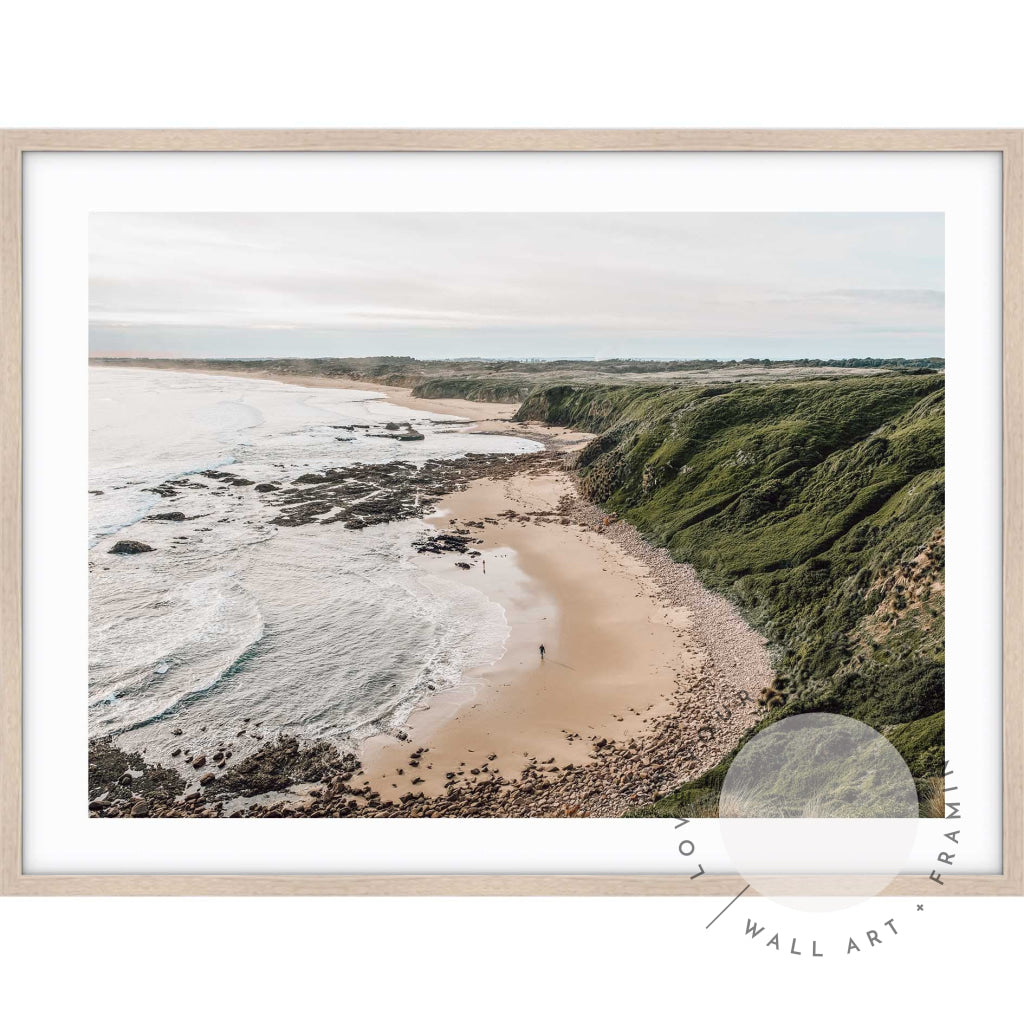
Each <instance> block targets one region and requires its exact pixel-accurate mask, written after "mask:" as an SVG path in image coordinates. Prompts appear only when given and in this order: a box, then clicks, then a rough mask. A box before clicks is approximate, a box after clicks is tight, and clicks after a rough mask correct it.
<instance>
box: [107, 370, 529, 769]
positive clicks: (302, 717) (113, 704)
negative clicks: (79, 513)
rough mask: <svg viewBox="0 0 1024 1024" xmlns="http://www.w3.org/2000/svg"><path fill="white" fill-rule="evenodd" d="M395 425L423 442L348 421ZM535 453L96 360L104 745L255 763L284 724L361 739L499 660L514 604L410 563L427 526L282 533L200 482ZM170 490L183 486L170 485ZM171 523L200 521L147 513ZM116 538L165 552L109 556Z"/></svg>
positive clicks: (356, 394) (262, 387)
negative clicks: (237, 755) (252, 756)
mask: <svg viewBox="0 0 1024 1024" xmlns="http://www.w3.org/2000/svg"><path fill="white" fill-rule="evenodd" d="M389 420H397V421H411V422H412V424H413V426H414V428H415V429H416V430H418V431H419V432H420V433H422V434H424V435H425V437H424V440H422V441H417V442H403V441H398V440H394V439H388V438H382V437H370V436H366V435H367V432H366V431H362V430H359V429H357V430H351V431H346V432H343V434H342V433H340V432H339V429H338V428H339V426H342V425H347V426H352V425H369V426H371V427H381V426H383V424H384V423H386V422H387V421H389ZM342 436H343V437H344V440H342ZM539 448H540V445H538V444H537V443H536V442H533V441H529V440H526V439H522V438H515V437H509V436H502V435H493V434H474V433H470V432H469V431H468V430H467V429H466V427H465V425H464V421H462V420H458V419H457V418H455V417H448V416H442V415H437V414H433V413H426V412H418V411H411V410H408V409H404V408H400V407H398V406H395V405H393V404H391V403H389V402H388V401H386V400H385V399H384V398H383V396H381V395H380V394H379V393H375V392H373V391H352V390H343V389H338V388H308V387H301V386H298V385H293V384H284V383H277V382H273V381H264V380H258V379H251V378H250V379H247V378H234V377H218V376H212V375H205V374H191V373H175V372H170V371H155V370H153V371H151V370H142V369H116V368H108V367H92V368H91V369H90V423H89V481H90V483H89V487H90V491H91V493H90V499H89V574H90V575H89V620H90V621H89V731H90V736H92V737H102V736H116V737H117V738H118V742H119V743H120V744H121V745H123V746H126V747H130V748H132V749H145V751H146V754H147V757H149V758H151V759H153V760H157V761H159V760H161V759H163V758H166V757H167V755H169V753H170V751H171V749H172V748H174V747H176V746H180V745H182V744H183V742H184V745H188V741H189V740H190V739H191V740H192V745H193V746H202V747H208V746H209V747H212V746H213V745H214V744H215V743H217V742H223V741H228V740H230V741H231V742H232V743H233V744H234V749H235V750H236V751H238V752H242V751H244V750H245V749H247V748H250V749H251V748H252V747H253V746H256V745H258V744H259V742H261V741H265V740H266V739H272V738H274V737H275V736H276V735H277V734H278V733H280V732H286V733H290V734H293V735H298V736H302V737H307V738H313V737H317V738H320V737H322V738H327V739H330V740H332V741H334V742H337V743H338V744H339V745H340V746H342V747H348V748H354V747H355V746H357V745H358V743H359V741H360V740H362V739H364V738H366V737H367V736H370V735H373V734H374V733H377V732H380V731H383V730H392V731H393V730H394V729H396V728H398V727H399V726H400V725H401V724H402V723H403V722H404V721H405V719H406V718H407V717H408V715H409V713H410V711H411V710H412V709H413V708H414V707H415V706H416V705H417V703H419V702H420V701H422V699H423V698H424V696H425V695H426V694H427V693H428V692H429V691H430V690H436V689H444V688H447V687H451V686H454V685H457V684H458V683H459V682H460V681H461V679H462V678H463V675H464V673H466V672H467V671H469V670H470V669H473V668H476V667H482V666H485V665H489V664H492V663H493V662H495V661H496V660H497V659H498V658H500V657H501V654H502V653H503V650H504V646H505V643H506V641H507V638H508V632H509V631H508V626H507V623H506V621H505V615H504V612H503V610H502V608H501V606H500V605H498V604H496V603H494V602H493V601H490V600H489V599H488V598H487V597H485V596H484V595H483V594H481V593H480V592H479V591H478V590H476V589H475V588H473V587H470V586H467V585H464V584H460V583H459V582H458V581H456V580H451V579H448V578H441V577H440V576H437V575H434V574H433V573H431V572H429V571H427V570H425V569H423V568H422V567H420V566H418V565H417V564H416V562H415V561H414V556H415V552H414V551H413V549H412V547H411V543H412V541H413V540H414V539H416V538H417V537H420V536H422V535H423V534H424V533H426V532H428V530H429V528H428V527H427V526H426V524H424V523H423V522H422V521H420V520H416V519H407V520H404V521H400V522H393V523H384V524H381V525H377V526H372V527H368V528H366V529H364V530H358V531H357V530H348V529H346V528H345V527H344V525H343V524H342V523H334V524H327V525H321V524H310V525H304V526H297V527H283V526H275V525H274V524H273V523H272V522H271V520H272V519H273V518H274V516H275V513H276V510H275V509H274V508H273V507H272V506H270V505H268V504H267V503H266V502H265V501H263V500H261V496H260V495H259V494H257V493H255V491H254V487H252V486H238V487H236V486H231V485H230V484H226V483H222V482H218V481H217V480H214V479H210V478H208V477H204V476H202V475H200V474H202V473H203V472H204V471H209V470H221V471H228V472H231V473H233V474H236V475H237V476H241V477H244V478H245V479H247V480H250V481H252V482H253V483H254V484H260V483H269V482H276V483H288V482H290V481H292V480H294V479H295V478H296V477H297V476H299V475H301V474H303V473H308V472H313V471H322V470H324V469H329V468H337V467H343V466H346V465H351V464H353V463H357V462H361V463H384V462H391V461H393V460H396V459H403V460H405V461H409V462H414V463H416V464H422V463H423V462H425V461H427V460H428V459H437V458H443V459H455V458H458V457H460V456H462V455H465V454H469V453H519V452H527V451H534V450H537V449H539ZM169 480H178V481H183V483H182V484H179V485H178V487H177V488H176V493H175V494H173V495H167V494H166V493H165V494H164V495H161V494H160V493H157V491H158V490H159V489H160V487H161V485H162V484H165V483H166V482H167V481H169ZM154 488H156V489H157V491H155V490H154ZM167 512H175V513H178V512H180V513H182V514H183V515H184V516H185V517H187V518H185V519H184V520H180V521H166V520H165V521H160V520H153V519H150V518H148V517H150V516H153V515H157V514H165V513H167ZM120 540H135V541H141V542H143V543H146V544H149V545H151V546H152V547H153V548H154V550H153V551H152V552H147V553H145V554H140V555H116V554H111V553H110V552H109V549H110V547H111V546H112V545H113V544H114V543H115V542H117V541H120ZM246 720H248V725H247V735H246V736H244V737H239V736H238V735H237V734H238V733H239V732H240V731H242V728H243V723H244V722H246ZM177 729H180V730H181V739H178V738H176V737H175V735H174V731H175V730H177ZM200 738H201V742H200Z"/></svg>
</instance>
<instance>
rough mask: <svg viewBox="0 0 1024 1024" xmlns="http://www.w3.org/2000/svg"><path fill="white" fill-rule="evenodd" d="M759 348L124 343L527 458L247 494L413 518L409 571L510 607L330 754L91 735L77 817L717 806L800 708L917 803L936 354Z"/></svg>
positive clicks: (290, 484) (930, 747) (935, 749)
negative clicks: (146, 747)
mask: <svg viewBox="0 0 1024 1024" xmlns="http://www.w3.org/2000/svg"><path fill="white" fill-rule="evenodd" d="M109 362H110V364H111V365H136V364H135V363H134V361H131V360H111V361H109ZM318 362H322V363H324V364H325V365H324V366H313V365H308V366H307V365H306V364H316V363H318ZM371 362H372V365H369V364H370V363H371ZM767 362H768V361H765V364H766V365H760V364H758V365H754V366H747V365H728V366H721V365H719V366H714V365H712V366H705V365H703V364H700V365H689V364H687V365H685V366H679V365H676V364H672V365H671V366H666V367H665V368H657V369H656V370H655V371H654V372H640V371H639V370H637V368H636V367H634V366H631V365H630V366H626V367H624V368H618V369H616V368H609V367H605V366H596V364H595V368H594V369H593V370H591V369H589V368H588V367H586V366H583V367H582V368H581V367H580V365H579V364H573V365H572V366H568V367H565V368H558V367H556V368H554V369H553V370H551V371H550V372H548V373H546V374H545V375H544V376H540V375H535V371H534V370H533V369H532V368H530V367H526V368H524V367H522V366H520V367H516V368H512V369H509V368H507V367H505V366H497V367H495V368H493V370H489V369H486V368H485V370H478V369H476V368H475V366H474V367H470V368H468V369H467V368H466V367H462V368H460V369H459V372H458V373H456V374H453V375H451V376H448V377H445V376H444V375H443V374H442V373H441V372H440V371H437V372H435V368H433V366H432V364H422V366H425V367H427V369H426V370H424V369H422V366H421V367H417V366H414V365H412V364H415V363H416V361H415V360H390V361H389V360H377V361H368V360H323V361H317V360H312V361H310V360H291V361H287V360H285V361H267V362H261V363H259V364H258V365H255V364H253V363H245V361H232V360H220V361H211V362H207V363H205V364H204V363H201V361H190V360H185V361H173V360H166V361H164V360H143V361H139V364H141V365H145V366H147V367H149V368H157V369H162V368H166V369H173V370H179V371H181V370H187V371H191V372H205V373H214V374H218V375H233V376H243V377H257V378H259V379H265V380H266V379H269V380H280V381H282V382H286V383H289V384H293V385H294V384H299V385H305V386H315V387H342V388H352V389H359V390H373V391H377V392H380V393H383V394H385V395H386V397H387V398H388V400H389V401H390V402H392V403H393V404H395V405H399V406H403V407H404V408H407V409H410V410H419V411H429V412H436V413H444V414H448V415H453V416H458V417H460V418H462V419H463V420H465V421H469V422H467V423H464V424H462V425H460V426H459V427H458V429H470V430H475V431H482V432H487V433H510V434H515V435H517V436H520V437H528V438H530V439H532V440H535V441H539V442H540V443H541V444H542V445H543V450H542V451H537V452H533V453H526V454H516V455H469V456H466V457H463V458H460V459H456V460H438V461H437V462H436V464H428V465H426V466H419V467H417V466H415V465H413V464H412V463H408V462H394V463H384V464H380V465H375V466H367V467H360V468H359V471H358V472H357V473H353V472H351V470H346V471H345V472H340V471H338V472H334V471H327V472H324V473H319V474H309V475H307V476H305V477H300V478H298V479H295V480H287V481H284V480H283V481H282V482H281V484H280V486H275V487H274V488H273V490H272V491H270V492H268V493H266V494H264V495H262V497H263V499H264V500H265V501H266V502H267V504H269V505H271V506H275V507H276V509H277V511H276V519H275V520H274V522H275V523H276V524H277V525H278V526H281V527H288V526H296V525H308V524H312V523H328V522H333V523H342V524H344V526H345V527H346V528H350V529H363V528H366V527H369V526H373V525H375V524H377V523H382V522H388V521H391V520H394V519H422V520H423V521H424V533H423V535H422V537H421V538H420V539H419V540H418V541H417V542H416V543H415V545H414V546H415V548H416V551H417V552H418V554H417V556H416V561H417V565H418V567H419V568H420V569H421V570H422V571H423V572H427V573H433V574H437V575H439V576H448V577H452V578H455V579H458V580H459V582H460V583H463V584H464V585H469V586H472V587H474V588H476V589H477V590H479V591H480V592H481V593H482V594H484V595H485V596H486V597H487V598H488V599H489V600H491V601H493V602H495V603H496V604H498V605H500V606H501V608H502V609H504V614H505V618H506V621H507V625H508V629H509V638H508V642H507V645H506V648H505V652H504V655H503V656H502V657H501V658H500V659H499V660H498V661H497V662H495V663H494V664H492V665H488V666H482V667H478V668H475V669H473V670H471V671H469V672H467V673H466V674H465V675H464V677H463V679H462V681H461V684H460V685H458V686H455V687H451V688H449V689H440V690H435V691H432V692H428V693H427V694H426V695H424V698H423V699H422V701H421V702H420V703H419V705H418V706H417V707H415V708H413V709H412V710H411V711H410V713H409V715H408V718H407V720H406V721H404V722H403V723H402V724H401V726H400V727H395V728H389V729H386V730H381V731H380V732H379V733H378V734H377V735H375V736H373V737H371V738H370V739H368V740H365V741H363V742H361V743H359V744H357V745H355V746H352V747H345V745H344V744H340V745H334V744H332V743H328V742H325V741H323V740H318V741H315V742H311V741H304V740H303V739H302V738H301V737H298V736H277V737H267V739H266V742H265V743H264V745H263V746H262V747H260V748H258V749H255V750H253V749H252V748H251V745H247V746H246V748H245V749H242V748H241V746H240V747H239V748H238V749H236V750H232V749H231V746H232V744H230V743H227V744H222V745H221V747H219V748H218V749H216V750H207V749H205V748H204V747H203V744H202V738H201V737H193V738H190V739H191V741H192V742H191V745H190V746H185V744H184V743H183V750H182V751H181V752H180V753H182V756H183V760H182V761H179V762H178V763H177V764H176V765H174V766H167V765H153V764H148V763H147V762H146V760H145V757H144V751H141V752H132V753H128V752H125V751H122V750H121V749H120V748H118V746H117V745H116V742H114V743H111V742H109V741H105V740H94V741H93V742H92V744H91V748H90V798H91V801H92V802H91V804H90V813H92V814H94V815H96V816H101V817H118V816H125V815H130V814H134V815H136V816H181V815H187V816H204V817H219V816H229V817H239V816H270V817H282V816H283V817H291V816H296V817H335V816H344V817H350V816H355V817H455V816H462V817H506V816H507V817H531V816H543V817H586V816H620V815H623V814H626V815H631V814H655V815H679V814H681V815H699V814H714V813H716V811H715V807H716V801H717V787H719V786H720V784H721V777H722V773H723V771H724V769H725V768H726V767H727V765H728V761H729V758H730V756H731V755H732V753H733V752H734V751H735V750H736V749H737V747H738V745H739V744H740V743H741V742H742V741H743V739H744V737H746V736H748V735H749V734H750V732H751V730H752V729H756V728H759V727H760V725H761V724H763V723H766V722H770V721H773V720H776V719H777V718H779V717H781V716H784V715H786V714H791V713H793V712H799V711H816V710H827V711H832V712H835V713H840V714H846V715H849V716H851V717H854V718H857V719H859V720H861V721H864V722H866V723H868V724H870V725H872V726H874V727H875V728H877V729H879V730H880V731H882V732H883V733H884V734H885V735H886V736H887V737H888V738H889V739H890V740H891V741H892V742H893V744H894V745H895V746H896V748H897V750H899V752H900V753H901V754H902V756H903V757H904V759H905V760H906V762H907V764H908V765H909V766H910V768H911V771H912V774H913V775H914V777H915V779H916V780H917V782H918V786H919V792H920V793H921V795H922V800H924V799H925V797H926V795H927V793H928V792H929V791H930V789H929V787H932V784H933V782H934V779H935V778H936V777H937V776H938V775H940V774H941V764H942V759H943V756H944V750H943V743H944V712H943V706H944V697H943V689H944V659H943V654H944V605H943V599H944V525H943V494H944V490H943V489H944V455H943V450H944V449H943V439H944V420H943V397H944V378H943V374H942V372H941V361H940V362H938V363H937V362H936V361H934V360H926V361H917V362H914V361H905V360H899V361H888V362H887V361H884V360H882V361H879V360H854V361H848V362H850V363H851V365H849V366H846V365H842V364H841V363H838V364H837V363H835V362H833V363H831V364H830V363H827V362H822V361H814V363H813V364H808V363H809V361H806V360H805V361H803V363H802V364H801V365H791V364H774V365H767ZM278 363H280V364H281V365H280V366H278V365H277V364H278ZM890 363H891V365H889V364H890ZM326 364H330V365H326ZM364 364H365V365H364ZM803 364H808V365H803ZM470 370H472V374H471V375H468V374H469V371H470ZM479 399H486V401H479ZM171 483H172V484H173V481H172V482H171ZM541 645H543V646H544V648H545V652H544V657H543V659H542V658H541V656H540V646H541ZM249 732H250V731H249V727H248V723H246V722H244V721H242V722H240V724H239V737H244V738H245V739H244V740H242V741H241V742H243V743H247V741H248V739H249ZM261 738H262V737H261ZM183 739H187V738H183Z"/></svg>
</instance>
